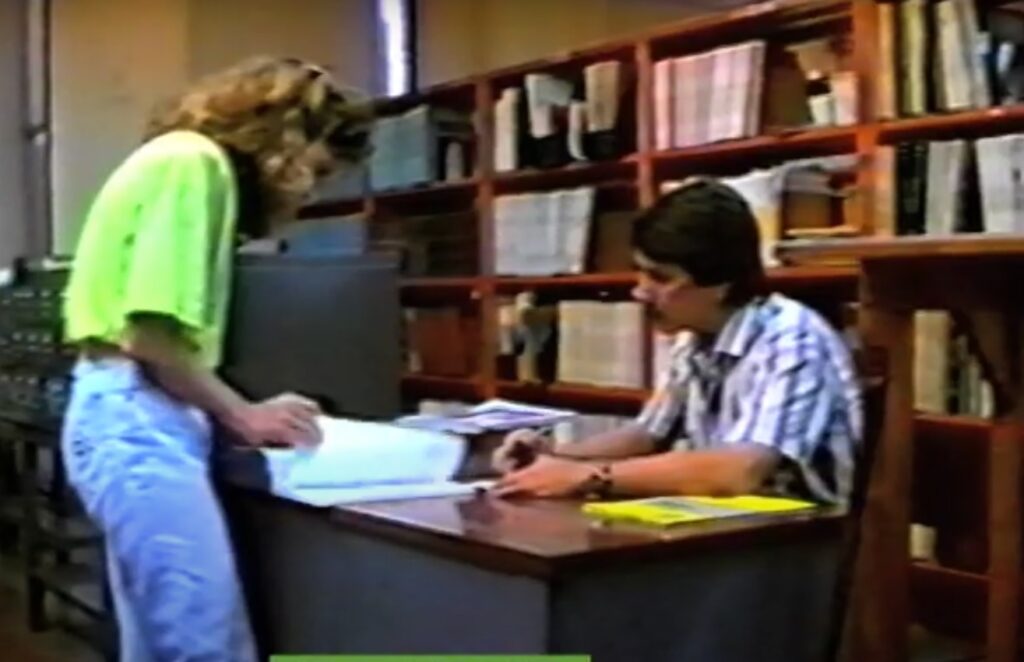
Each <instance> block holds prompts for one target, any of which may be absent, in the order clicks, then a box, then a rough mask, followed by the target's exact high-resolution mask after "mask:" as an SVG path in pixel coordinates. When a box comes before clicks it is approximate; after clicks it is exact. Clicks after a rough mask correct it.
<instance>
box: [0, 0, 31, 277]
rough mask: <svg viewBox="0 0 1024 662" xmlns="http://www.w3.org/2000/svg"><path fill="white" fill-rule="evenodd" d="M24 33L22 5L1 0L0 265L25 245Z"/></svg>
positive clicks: (24, 247)
mask: <svg viewBox="0 0 1024 662" xmlns="http://www.w3.org/2000/svg"><path fill="white" fill-rule="evenodd" d="M24 37H25V33H24V15H23V14H22V8H21V5H20V4H19V3H15V2H0V268H3V267H6V266H7V265H9V264H10V261H11V259H12V258H14V257H15V256H17V255H20V254H22V253H24V252H25V251H26V250H27V248H28V245H27V244H28V236H27V234H28V233H27V232H26V225H25V224H26V219H25V215H26V214H27V213H28V209H27V206H26V198H25V194H24V189H25V182H24V176H25V175H24V165H25V145H24V138H23V130H24V121H25V118H24V117H23V113H22V108H23V106H24V103H25V99H24V96H23V89H22V88H23V86H22V60H21V51H22V44H23V39H24Z"/></svg>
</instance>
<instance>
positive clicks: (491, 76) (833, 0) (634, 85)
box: [302, 0, 1024, 639]
mask: <svg viewBox="0 0 1024 662" xmlns="http://www.w3.org/2000/svg"><path fill="white" fill-rule="evenodd" d="M878 4H879V2H877V0H811V1H807V2H788V1H784V0H783V1H773V2H763V3H760V4H754V5H748V6H745V7H741V8H737V9H734V10H730V11H727V12H722V13H719V14H715V15H709V16H704V17H701V18H697V19H693V20H686V21H682V22H676V23H670V24H666V25H663V26H659V27H657V28H655V29H652V30H649V31H647V32H644V33H641V34H637V35H635V36H632V37H628V38H623V39H617V40H614V41H610V42H607V43H600V44H594V45H591V46H587V47H584V48H580V49H576V50H572V51H567V52H563V53H558V54H555V55H552V56H551V57H548V58H544V59H540V60H535V61H531V62H526V63H522V64H518V65H515V66H511V67H506V68H503V69H500V70H496V71H491V72H485V73H482V74H479V75H475V76H472V77H470V78H466V79H463V80H459V81H452V82H450V83H445V84H443V85H439V86H435V87H432V88H429V89H425V90H421V91H418V92H416V93H415V94H413V95H408V96H406V97H401V98H397V99H388V100H382V101H381V102H380V104H379V107H380V110H381V112H384V113H387V112H396V111H399V110H404V109H408V108H411V107H412V106H413V105H415V104H417V103H437V104H449V105H454V106H456V107H459V108H463V109H468V110H472V111H473V113H474V123H475V130H476V142H475V146H474V147H475V148H474V152H475V171H474V172H473V173H472V175H471V177H469V178H468V179H466V180H464V181H459V182H451V183H445V182H442V183H437V184H433V185H427V186H421V187H416V188H413V189H410V190H403V191H387V192H374V193H369V194H367V195H366V197H364V198H361V199H357V200H339V201H322V202H319V203H317V205H315V206H314V207H310V208H307V209H306V210H304V211H303V214H302V215H303V216H304V217H313V216H326V215H332V214H342V213H356V212H363V213H365V214H366V215H367V216H368V217H369V218H370V219H371V222H372V219H374V218H375V217H376V216H379V215H381V214H383V213H385V212H386V213H388V214H389V215H391V216H394V215H399V216H400V215H402V214H410V215H411V214H414V213H423V212H426V211H430V210H431V209H432V208H434V207H435V206H437V205H440V206H443V207H446V208H449V207H451V206H452V205H458V206H460V208H464V209H472V210H473V211H474V212H475V214H476V218H477V228H476V229H477V240H478V243H479V258H480V259H479V265H480V270H479V273H478V274H475V275H470V276H464V277H444V278H429V277H428V278H407V279H404V280H403V282H402V288H401V289H402V297H403V301H412V302H415V303H417V304H420V303H422V304H423V305H440V304H442V303H445V302H449V303H452V304H454V305H463V304H465V302H466V301H471V302H472V305H473V306H475V307H476V308H475V310H476V312H475V314H477V315H479V320H480V323H481V324H480V329H481V337H480V340H479V347H480V348H481V349H480V357H479V361H478V364H479V369H478V372H477V374H474V375H473V376H471V377H466V378H451V377H431V376H425V375H407V376H406V377H405V378H403V380H402V387H403V392H404V393H405V394H406V395H407V396H409V397H410V398H454V399H467V400H479V399H482V398H487V397H496V396H500V397H506V398H512V399H520V400H524V401H531V402H538V403H544V404H551V405H556V406H570V407H577V408H580V409H581V410H585V411H592V412H608V413H623V414H627V415H628V414H630V413H635V411H637V410H638V409H639V407H640V406H641V405H642V403H643V401H644V399H645V397H646V396H647V394H648V390H647V389H637V390H633V389H612V388H600V387H591V386H578V385H565V384H546V385H537V384H522V383H517V382H514V381H507V380H503V379H500V378H499V375H498V372H499V370H498V367H497V363H498V357H497V351H498V349H497V348H498V335H497V334H498V330H497V328H498V299H499V297H507V296H509V295H514V294H516V293H518V292H522V291H527V290H531V291H536V292H538V293H543V295H544V296H545V297H548V298H551V299H558V298H559V297H563V296H564V297H566V298H569V297H573V296H584V297H610V298H621V299H626V298H628V297H629V293H630V290H631V289H632V287H633V283H634V280H635V275H634V274H632V273H585V274H578V275H565V276H540V277H510V276H503V275H498V274H496V273H495V269H494V256H493V246H494V234H495V231H494V209H495V199H496V198H497V197H499V196H502V195H510V194H520V193H530V192H540V191H550V190H555V189H560V188H568V187H576V186H595V187H600V188H601V189H602V190H612V191H613V192H614V194H615V196H616V200H618V201H621V204H624V205H625V206H626V207H627V208H630V209H637V210H640V209H643V208H646V207H649V206H650V205H651V204H653V202H654V201H655V199H656V197H657V191H658V187H659V185H660V184H661V183H662V182H664V181H667V180H670V179H673V178H679V177H684V176H686V175H688V174H696V173H710V174H733V173H737V172H740V171H742V170H744V169H749V168H751V167H754V166H761V165H771V164H774V163H778V162H781V161H785V160H789V159H795V158H804V157H813V156H829V155H844V154H849V155H854V156H856V157H857V158H856V159H855V162H856V165H855V172H854V173H853V178H854V180H855V182H856V188H857V196H856V200H854V203H853V204H852V205H851V206H850V208H849V209H848V215H847V217H846V218H845V219H844V223H843V225H842V226H841V227H838V228H832V230H834V234H835V235H837V238H835V239H833V240H831V241H829V242H822V241H820V240H818V241H815V242H814V245H815V246H816V248H815V249H814V250H813V251H810V250H801V251H799V253H798V255H794V254H792V253H790V252H787V251H786V250H785V249H783V251H782V252H781V257H782V259H783V263H784V264H785V266H782V267H778V268H773V269H771V270H769V274H768V276H769V284H770V286H771V287H772V288H773V289H775V290H779V291H782V292H783V293H786V294H789V295H791V296H794V297H797V298H802V299H804V300H807V301H808V302H809V303H812V305H813V304H821V303H828V302H829V301H831V302H833V303H836V302H840V301H843V302H845V301H853V300H855V299H856V298H857V292H858V289H857V288H858V274H859V271H858V269H857V268H856V267H855V266H854V265H855V263H856V262H857V261H858V260H861V259H869V260H870V259H874V258H878V257H885V256H887V255H889V254H890V253H888V251H892V250H894V249H893V248H892V245H891V244H888V243H883V242H882V241H880V240H879V237H884V235H885V234H886V233H887V232H888V233H891V232H892V231H893V230H892V228H885V227H879V225H878V223H877V219H876V207H875V203H876V194H877V190H876V189H877V188H878V176H877V173H876V172H875V167H876V165H877V158H876V157H877V155H878V154H879V152H880V150H881V148H883V147H886V146H891V145H895V144H898V143H901V142H904V141H911V140H932V139H936V140H937V139H944V138H950V137H971V138H976V137H982V136H989V135H998V134H1000V133H1005V132H1011V131H1019V130H1024V104H1022V105H1017V106H1010V107H998V108H991V109H985V110H971V111H966V112H951V113H941V114H938V113H937V114H931V115H925V116H920V117H907V118H899V119H882V118H880V117H879V116H878V113H877V112H876V103H875V101H876V98H877V96H878V93H879V91H878V89H876V87H877V72H878V71H879V69H880V61H879V55H878V53H877V50H878V44H879V33H880V27H879V24H878V19H877V5H878ZM986 4H992V3H986ZM822 35H830V36H836V37H837V38H845V39H847V40H848V42H849V44H850V49H851V52H850V53H849V62H850V65H851V67H852V69H853V71H854V73H855V74H856V77H857V97H858V98H857V116H856V122H855V123H853V124H851V125H847V126H830V127H797V128H792V129H786V130H777V129H769V130H766V131H765V133H764V134H763V135H759V136H755V137H751V138H744V139H739V140H731V141H725V142H716V143H710V144H704V145H699V146H693V147H686V148H680V149H670V150H656V149H655V135H654V133H655V132H654V105H655V102H654V93H653V87H654V73H653V71H654V64H655V63H656V62H657V61H659V60H662V59H664V58H667V57H678V56H682V55H687V54H692V53H697V52H701V51H704V50H707V49H711V48H715V47H718V46H722V45H726V44H732V43H738V42H741V41H744V40H748V39H754V38H763V39H765V40H767V41H768V42H769V43H770V44H776V43H794V42H796V41H798V40H801V39H805V38H809V37H820V36H822ZM607 59H614V60H618V61H620V62H622V63H623V64H624V65H625V66H626V67H627V68H628V70H629V73H630V78H631V82H630V86H631V87H630V97H628V101H627V104H628V105H629V112H630V113H631V115H632V116H631V119H630V123H629V131H630V133H631V136H630V141H631V143H632V144H631V146H630V148H629V149H627V150H626V152H627V153H625V154H624V155H622V156H621V157H619V158H617V159H614V160H609V161H597V162H589V163H576V164H573V165H569V166H566V167H562V168H557V169H550V170H540V169H523V170H518V171H514V172H501V173H496V172H494V169H493V165H492V163H493V161H492V154H493V147H494V131H493V128H492V127H493V121H494V117H493V105H494V102H495V101H496V99H497V98H498V95H499V94H500V93H501V90H502V89H503V88H505V87H507V86H511V85H519V84H521V82H522V78H523V76H524V75H525V74H527V73H531V72H548V73H553V74H560V73H565V72H577V71H579V70H580V69H581V68H582V67H583V66H585V65H587V64H590V63H594V62H598V61H601V60H607ZM839 235H853V236H854V237H855V238H853V239H850V238H849V237H848V236H842V237H840V236H839ZM907 242H908V243H906V244H904V248H901V249H899V250H905V247H906V246H910V247H911V250H912V251H914V252H917V253H918V254H921V255H929V254H935V253H936V252H939V253H941V252H944V251H952V253H950V254H951V255H952V254H956V253H957V252H958V251H959V252H964V251H966V252H972V251H978V250H983V251H986V252H989V253H990V254H992V255H998V254H1001V253H1005V254H1007V255H1011V254H1016V253H1017V252H1019V251H1020V249H1021V247H1022V246H1024V239H1020V238H1013V237H981V236H978V237H973V238H970V239H965V240H964V241H963V242H959V243H957V244H955V245H951V244H948V243H946V242H942V241H940V240H939V241H937V240H934V239H929V238H920V239H909V240H907ZM968 244H970V245H968ZM793 245H795V246H797V247H799V246H800V242H794V243H793ZM955 281H956V275H955V274H951V275H950V276H949V284H950V286H954V285H955ZM834 318H835V317H834V316H833V319H834ZM649 352H650V348H648V354H649ZM913 436H914V438H915V444H914V445H915V447H916V448H917V453H916V454H915V472H916V473H915V477H918V475H920V480H919V481H917V483H918V486H917V487H915V500H916V501H918V502H920V503H916V504H915V506H914V508H915V510H916V511H917V513H918V514H919V515H920V516H921V517H926V518H928V519H930V520H932V522H931V523H933V524H935V525H937V526H938V527H939V528H940V529H942V528H943V527H947V528H953V529H956V532H957V535H968V534H967V533H965V530H966V529H969V528H970V527H969V526H968V525H967V523H966V522H967V520H969V519H970V518H980V520H981V525H982V526H981V528H982V529H983V528H984V526H983V525H984V522H985V517H986V514H985V512H984V510H983V504H982V503H981V502H983V501H984V499H985V498H986V494H987V489H988V487H987V483H986V482H985V481H986V478H985V472H986V466H987V462H988V453H989V449H990V447H991V445H992V438H991V437H992V435H991V424H990V423H989V422H987V421H983V420H980V419H971V418H967V417H951V416H937V415H926V414H919V415H918V416H917V417H916V419H915V422H914V426H913ZM958 468H959V469H960V474H958V475H957V478H956V479H957V480H959V481H962V482H963V483H964V485H966V493H967V494H968V495H969V496H968V498H966V499H965V501H964V503H963V504H953V503H951V500H950V499H949V498H945V497H946V495H945V494H944V493H943V484H944V481H946V480H947V479H948V478H949V476H950V473H949V472H951V471H954V470H955V469H958ZM965 476H966V478H965ZM979 509H980V510H979ZM976 528H977V527H976ZM969 533H970V535H974V534H977V533H978V532H977V531H971V532H969ZM982 542H984V541H982ZM965 563H966V565H967V566H970V565H971V563H972V562H965ZM911 578H912V579H911V583H912V593H913V595H912V597H913V609H912V611H913V613H914V616H915V618H916V619H917V621H918V622H920V623H923V624H925V625H927V626H928V627H931V628H933V629H935V630H936V631H938V632H942V633H946V634H950V635H954V636H969V638H970V637H973V638H975V639H983V638H984V633H985V627H986V626H985V622H984V614H983V610H984V605H985V604H986V603H985V600H986V599H985V597H984V595H985V592H986V591H987V589H988V582H987V580H985V578H984V574H983V573H982V572H981V571H980V570H979V571H978V572H977V573H975V572H974V570H966V569H964V568H959V569H956V568H944V567H940V566H935V565H926V564H918V563H915V564H914V565H913V566H912V574H911ZM879 590H884V589H879ZM979 595H980V596H981V597H978V596H979ZM976 607H977V608H976ZM944 610H945V611H944ZM944 614H946V615H948V614H954V615H962V618H955V617H952V616H946V615H944ZM979 619H981V620H979Z"/></svg>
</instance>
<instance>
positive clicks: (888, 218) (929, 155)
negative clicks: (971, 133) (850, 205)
mask: <svg viewBox="0 0 1024 662" xmlns="http://www.w3.org/2000/svg"><path fill="white" fill-rule="evenodd" d="M877 158H878V169H877V171H878V173H879V176H880V177H881V178H882V181H880V182H879V186H878V190H879V195H878V196H877V203H878V205H879V207H878V214H879V217H880V219H881V221H882V226H883V227H892V228H894V230H895V232H896V234H901V235H907V234H934V235H947V234H952V233H956V232H986V233H1004V234H1006V233H1019V232H1022V231H1024V183H1022V177H1024V134H1010V135H1004V136H994V137H991V138H982V139H979V140H977V141H970V140H963V139H957V140H945V141H915V142H907V143H901V144H900V145H897V146H895V147H881V148H879V150H878V157H877Z"/></svg>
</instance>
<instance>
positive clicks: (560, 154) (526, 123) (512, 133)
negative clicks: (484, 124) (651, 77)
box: [494, 60, 625, 172]
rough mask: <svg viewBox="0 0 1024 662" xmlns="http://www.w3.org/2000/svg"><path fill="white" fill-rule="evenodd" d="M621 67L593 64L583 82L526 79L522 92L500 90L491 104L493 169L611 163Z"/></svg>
mask: <svg viewBox="0 0 1024 662" xmlns="http://www.w3.org/2000/svg"><path fill="white" fill-rule="evenodd" d="M624 89H625V86H624V80H623V66H622V63H621V62H617V61H614V60H609V61H606V62H597V63H595V64H591V65H589V66H587V67H585V68H584V69H583V75H582V78H581V79H570V78H563V77H559V76H554V75H551V74H546V73H531V74H527V75H526V77H525V80H524V85H523V86H522V87H508V88H505V89H503V90H502V91H501V93H500V94H499V95H498V100H497V101H496V102H495V103H494V170H495V171H496V172H507V171H511V170H517V169H519V168H524V167H528V166H536V167H542V168H544V167H548V168H550V167H557V166H561V165H565V164H566V163H569V162H572V161H588V160H597V159H604V158H613V157H615V156H617V155H619V154H621V153H622V151H623V148H624V146H625V145H624V141H621V140H620V139H619V138H620V133H621V132H620V131H619V129H620V124H621V117H622V115H623V113H622V112H621V111H622V106H623V104H622V101H621V100H622V96H623V91H624Z"/></svg>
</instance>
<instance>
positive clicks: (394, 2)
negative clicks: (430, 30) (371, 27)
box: [377, 0, 416, 96]
mask: <svg viewBox="0 0 1024 662" xmlns="http://www.w3.org/2000/svg"><path fill="white" fill-rule="evenodd" d="M415 1H416V0H377V25H378V29H379V31H380V37H381V45H382V48H381V54H382V60H383V67H382V68H383V70H384V91H385V93H386V94H387V95H388V96H398V95H401V94H406V93H407V92H411V91H412V89H413V88H414V86H415V77H416V73H415V72H416V52H415V34H416V33H415V16H414V13H415Z"/></svg>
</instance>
